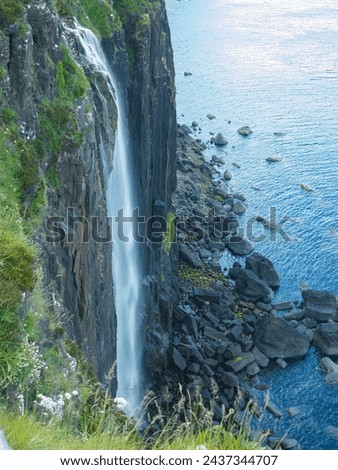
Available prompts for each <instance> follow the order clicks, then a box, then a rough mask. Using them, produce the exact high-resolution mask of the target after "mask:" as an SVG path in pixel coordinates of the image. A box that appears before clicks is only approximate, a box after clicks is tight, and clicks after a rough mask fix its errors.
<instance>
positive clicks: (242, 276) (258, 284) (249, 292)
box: [230, 268, 274, 352]
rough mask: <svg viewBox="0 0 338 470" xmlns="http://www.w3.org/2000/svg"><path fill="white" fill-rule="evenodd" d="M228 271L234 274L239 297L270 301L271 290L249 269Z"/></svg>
mask: <svg viewBox="0 0 338 470" xmlns="http://www.w3.org/2000/svg"><path fill="white" fill-rule="evenodd" d="M230 273H231V275H232V276H235V279H236V282H235V293H236V294H237V296H238V297H239V298H240V299H242V300H245V301H252V302H257V301H262V302H271V300H272V298H273V296H274V293H273V291H272V290H271V289H270V287H269V286H268V285H267V284H266V283H265V282H264V281H262V280H261V279H259V278H258V277H257V276H256V274H255V273H253V272H252V271H250V270H249V269H238V268H236V269H232V270H230ZM263 352H264V351H263Z"/></svg>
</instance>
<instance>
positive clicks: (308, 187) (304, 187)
mask: <svg viewBox="0 0 338 470" xmlns="http://www.w3.org/2000/svg"><path fill="white" fill-rule="evenodd" d="M300 187H301V188H302V189H304V191H308V192H311V191H314V189H313V188H312V186H310V185H309V184H305V183H302V184H301V185H300Z"/></svg>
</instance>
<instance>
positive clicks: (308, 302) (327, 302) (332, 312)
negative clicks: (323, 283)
mask: <svg viewBox="0 0 338 470" xmlns="http://www.w3.org/2000/svg"><path fill="white" fill-rule="evenodd" d="M302 297H303V302H304V317H308V318H314V319H315V320H318V321H322V322H327V321H329V320H336V319H338V318H337V301H336V296H335V295H334V294H332V293H331V292H327V291H320V290H313V289H308V290H304V291H303V292H302Z"/></svg>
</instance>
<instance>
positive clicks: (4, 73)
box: [0, 65, 6, 80]
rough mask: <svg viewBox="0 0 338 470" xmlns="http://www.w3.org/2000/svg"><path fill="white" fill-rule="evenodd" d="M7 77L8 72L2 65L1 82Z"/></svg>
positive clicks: (0, 69) (0, 67) (0, 71)
mask: <svg viewBox="0 0 338 470" xmlns="http://www.w3.org/2000/svg"><path fill="white" fill-rule="evenodd" d="M5 76H6V70H5V69H4V67H2V66H1V65H0V80H2V79H3V78H5Z"/></svg>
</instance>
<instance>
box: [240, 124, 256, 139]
mask: <svg viewBox="0 0 338 470" xmlns="http://www.w3.org/2000/svg"><path fill="white" fill-rule="evenodd" d="M237 132H238V134H239V135H242V136H244V137H247V136H248V135H250V134H252V133H253V132H252V130H251V129H250V127H249V126H244V127H241V128H240V129H238V131H237Z"/></svg>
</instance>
